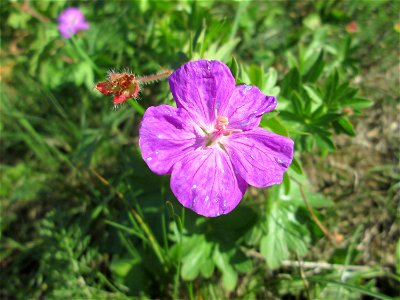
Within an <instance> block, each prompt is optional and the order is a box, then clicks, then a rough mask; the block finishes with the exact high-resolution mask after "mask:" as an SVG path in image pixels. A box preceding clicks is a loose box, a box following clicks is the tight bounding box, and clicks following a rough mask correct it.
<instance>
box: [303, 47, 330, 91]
mask: <svg viewBox="0 0 400 300" xmlns="http://www.w3.org/2000/svg"><path fill="white" fill-rule="evenodd" d="M324 67H325V63H324V52H323V51H321V52H320V53H319V56H318V58H317V60H316V62H315V63H314V64H313V65H312V67H311V68H310V70H309V71H308V72H307V74H306V75H304V77H303V78H304V81H305V82H311V83H314V82H315V81H317V79H318V78H319V76H320V75H321V73H322V71H323V69H324Z"/></svg>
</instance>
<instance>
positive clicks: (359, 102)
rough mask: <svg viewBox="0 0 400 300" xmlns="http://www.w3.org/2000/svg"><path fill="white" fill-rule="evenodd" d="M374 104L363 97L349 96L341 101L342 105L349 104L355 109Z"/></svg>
mask: <svg viewBox="0 0 400 300" xmlns="http://www.w3.org/2000/svg"><path fill="white" fill-rule="evenodd" d="M372 105H374V101H372V100H370V99H365V98H351V99H346V100H343V101H342V106H344V107H345V106H350V107H352V108H355V109H363V108H367V107H370V106H372Z"/></svg>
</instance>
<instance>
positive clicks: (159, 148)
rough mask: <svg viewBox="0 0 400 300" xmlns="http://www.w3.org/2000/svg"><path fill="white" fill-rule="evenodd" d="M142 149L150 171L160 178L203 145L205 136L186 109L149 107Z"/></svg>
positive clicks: (161, 106)
mask: <svg viewBox="0 0 400 300" xmlns="http://www.w3.org/2000/svg"><path fill="white" fill-rule="evenodd" d="M139 136H140V138H139V146H140V150H141V151H142V156H143V159H144V160H145V162H146V163H147V165H148V166H149V168H150V169H151V170H152V171H153V172H154V173H157V174H159V175H162V174H170V173H171V169H172V166H173V165H174V164H175V163H176V162H178V161H180V160H181V159H182V158H183V157H185V155H187V153H189V152H190V151H193V150H195V149H196V148H198V147H200V146H202V145H204V139H205V138H204V136H203V133H202V132H201V129H200V128H198V127H197V125H195V124H194V123H193V121H192V119H191V118H190V116H189V115H188V113H187V112H186V111H185V110H184V109H180V108H175V107H172V106H169V105H160V106H156V107H154V106H153V107H149V108H148V109H147V110H146V113H145V114H144V116H143V119H142V123H141V126H140V129H139Z"/></svg>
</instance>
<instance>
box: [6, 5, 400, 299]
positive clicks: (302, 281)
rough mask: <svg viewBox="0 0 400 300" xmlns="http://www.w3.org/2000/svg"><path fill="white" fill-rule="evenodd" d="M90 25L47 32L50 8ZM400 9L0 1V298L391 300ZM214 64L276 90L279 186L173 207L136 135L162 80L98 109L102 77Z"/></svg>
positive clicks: (163, 98) (162, 92)
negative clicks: (229, 199) (283, 149)
mask: <svg viewBox="0 0 400 300" xmlns="http://www.w3.org/2000/svg"><path fill="white" fill-rule="evenodd" d="M68 7H77V8H79V9H80V10H81V12H82V14H83V16H84V18H85V20H86V22H87V23H88V24H89V28H88V29H82V30H80V31H79V32H76V33H75V32H74V34H73V35H72V36H71V37H68V38H66V37H63V36H61V34H60V32H59V31H58V25H59V24H58V21H57V18H58V16H59V15H60V14H61V13H62V12H63V11H64V10H65V9H66V8H68ZM399 11H400V2H398V1H384V0H382V1H331V0H317V1H289V0H287V1H211V0H210V1H149V0H140V1H139V0H138V1H99V0H95V1H63V0H59V1H2V2H1V12H0V18H1V45H2V47H1V48H2V50H1V56H0V57H1V65H0V68H1V69H0V80H1V107H0V130H1V131H0V140H1V148H0V178H1V182H0V203H1V226H0V229H1V241H0V276H1V280H0V287H1V290H0V297H1V298H2V299H393V298H397V299H400V298H399V297H400V293H399V289H398V287H399V286H400V283H399V279H400V277H399V276H400V242H399V234H400V229H399V223H400V222H399V209H400V193H399V187H400V183H399V179H400V175H399V164H398V159H399V145H400V144H399V133H400V132H399V120H398V116H399V110H400V106H399V95H400V94H399V83H400V76H399V72H400V69H399V45H400V44H399V42H400V41H399V38H400V19H399ZM198 58H206V59H217V60H221V61H224V62H225V63H226V64H227V65H228V66H229V67H230V68H231V70H232V73H233V74H234V76H235V78H236V80H237V83H238V84H239V83H246V84H251V85H257V86H258V87H259V88H260V89H261V90H262V91H263V92H265V93H266V94H268V95H275V96H277V97H278V100H279V105H278V107H277V110H276V111H275V112H273V113H270V114H268V115H266V116H264V118H263V121H262V124H261V126H262V127H264V128H266V129H267V130H270V131H273V132H276V133H278V134H281V135H286V136H290V137H291V138H292V139H293V140H294V141H295V145H296V149H295V158H296V159H295V161H294V162H293V163H292V166H291V168H290V169H289V170H288V172H287V174H286V175H285V177H284V182H283V183H282V184H281V185H279V186H273V187H270V188H266V189H255V188H250V189H249V190H248V192H247V194H246V196H245V197H244V199H243V200H242V202H241V203H240V205H239V206H238V207H237V208H236V209H235V210H234V211H233V212H232V213H231V214H229V215H226V216H221V217H218V218H215V219H207V218H204V217H201V216H198V215H196V214H194V213H192V212H191V211H189V210H186V209H184V208H182V206H181V205H180V204H179V203H178V202H177V200H176V199H175V198H174V196H173V195H172V193H171V191H170V188H169V178H168V176H157V175H155V174H153V173H151V172H150V171H149V169H148V168H147V166H146V164H145V163H144V162H143V160H142V158H141V155H140V150H139V148H138V143H137V142H138V125H139V124H140V121H141V117H142V114H143V112H144V110H145V109H146V108H147V107H149V106H151V105H159V104H162V103H167V104H170V105H174V101H173V98H172V96H171V94H170V91H169V86H168V82H167V80H166V79H163V80H160V81H159V82H157V83H154V84H152V85H146V86H144V87H143V89H142V91H141V95H140V98H139V99H137V101H136V100H129V101H127V102H126V103H125V104H124V105H122V106H121V107H120V108H119V109H117V110H114V109H113V104H112V97H111V96H104V95H102V94H100V93H99V92H97V91H96V90H95V88H94V87H95V85H96V83H97V82H100V81H104V80H105V76H106V74H107V71H109V70H110V69H115V70H125V69H128V70H130V71H132V72H133V73H134V74H138V75H148V74H154V73H158V72H163V70H165V69H169V70H173V69H176V68H177V67H179V66H180V65H181V64H183V63H185V62H187V61H190V60H194V59H198Z"/></svg>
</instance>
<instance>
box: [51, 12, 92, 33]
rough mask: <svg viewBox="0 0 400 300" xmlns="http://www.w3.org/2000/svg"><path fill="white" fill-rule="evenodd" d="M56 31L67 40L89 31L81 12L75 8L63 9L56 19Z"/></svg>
mask: <svg viewBox="0 0 400 300" xmlns="http://www.w3.org/2000/svg"><path fill="white" fill-rule="evenodd" d="M57 21H58V30H59V31H60V33H61V35H62V36H63V37H64V38H66V39H69V38H70V37H71V36H73V35H74V34H75V33H77V32H79V31H81V30H86V29H89V24H88V23H87V22H86V20H85V17H84V16H83V13H82V12H81V10H80V9H79V8H77V7H69V8H67V9H65V10H64V11H63V12H62V13H61V14H60V15H59V16H58V18H57Z"/></svg>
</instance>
